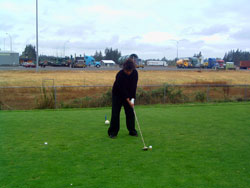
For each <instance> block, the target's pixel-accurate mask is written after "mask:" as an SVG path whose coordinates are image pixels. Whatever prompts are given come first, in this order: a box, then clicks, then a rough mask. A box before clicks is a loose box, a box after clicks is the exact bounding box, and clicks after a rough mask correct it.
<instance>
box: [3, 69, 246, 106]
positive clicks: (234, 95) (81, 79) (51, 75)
mask: <svg viewBox="0 0 250 188" xmlns="http://www.w3.org/2000/svg"><path fill="white" fill-rule="evenodd" d="M117 72H118V71H117V70H116V71H101V70H98V71H86V70H84V71H53V72H52V71H40V72H38V73H36V72H35V71H34V70H33V71H0V86H3V87H7V86H21V87H22V86H35V87H37V86H38V87H37V88H0V109H11V110H12V109H34V108H47V107H48V108H54V103H53V100H52V103H49V104H47V103H48V100H50V99H53V98H55V97H54V94H55V95H56V101H57V102H56V106H57V107H59V108H60V107H65V106H67V105H68V106H70V107H84V106H85V107H88V106H98V105H99V102H96V100H94V99H98V98H99V99H101V98H102V96H103V95H104V94H105V93H107V91H109V89H110V87H57V88H56V93H55V90H54V89H55V88H54V89H53V88H48V87H46V95H45V94H44V92H43V89H42V88H41V86H42V83H43V81H44V85H45V86H52V85H53V82H52V81H51V80H49V79H53V80H54V82H55V85H56V86H82V85H88V86H89V85H92V86H93V85H107V86H112V84H113V82H114V80H115V76H116V73H117ZM45 80H46V81H45ZM191 83H192V84H226V85H233V84H249V85H250V72H249V71H201V72H199V71H195V70H193V71H183V70H182V71H144V70H139V85H144V86H145V85H163V84H191ZM157 88H158V89H159V88H161V86H160V87H143V90H144V91H147V92H148V91H149V93H144V94H143V95H142V100H140V99H139V103H140V104H154V103H162V102H163V98H162V97H163V96H162V93H158V94H157V95H156V96H154V97H151V98H150V100H146V99H144V98H145V97H147V96H148V94H150V91H153V90H155V89H157ZM176 89H177V90H175V91H178V88H176ZM179 89H181V93H182V95H183V96H185V97H186V98H185V99H182V100H181V101H179V102H182V101H183V100H184V101H186V100H188V101H197V96H199V95H200V96H201V97H202V96H203V94H204V96H203V97H202V98H203V100H207V99H209V101H218V100H221V101H223V100H247V99H250V88H249V87H246V88H244V87H230V88H229V87H227V86H225V87H220V88H216V87H213V88H210V90H209V97H207V94H208V93H207V92H208V90H207V87H206V86H205V87H203V86H199V87H197V86H196V87H186V86H185V87H180V88H179ZM174 95H176V96H177V95H178V94H174ZM166 97H168V96H166ZM139 98H140V97H139ZM93 100H94V104H92V105H91V103H92V102H91V101H93ZM199 100H200V99H198V101H199ZM164 103H165V102H164ZM174 103H175V102H174ZM43 106H44V107H43Z"/></svg>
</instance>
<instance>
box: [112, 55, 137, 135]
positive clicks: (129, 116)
mask: <svg viewBox="0 0 250 188" xmlns="http://www.w3.org/2000/svg"><path fill="white" fill-rule="evenodd" d="M137 82H138V72H137V70H136V69H135V63H134V61H133V59H128V60H127V61H126V62H125V63H124V64H123V69H122V70H120V71H119V72H118V73H117V75H116V80H115V82H114V85H113V88H112V116H111V122H110V127H109V129H108V135H109V137H110V138H115V137H116V136H117V134H118V132H119V130H120V111H121V107H122V106H123V107H124V110H125V114H126V124H127V129H128V131H129V135H131V136H138V135H137V131H136V130H135V115H134V111H133V108H134V104H132V103H131V99H132V98H135V96H136V88H137Z"/></svg>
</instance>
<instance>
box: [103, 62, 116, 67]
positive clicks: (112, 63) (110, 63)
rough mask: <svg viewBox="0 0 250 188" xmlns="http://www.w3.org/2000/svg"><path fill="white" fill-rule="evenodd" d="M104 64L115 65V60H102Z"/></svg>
mask: <svg viewBox="0 0 250 188" xmlns="http://www.w3.org/2000/svg"><path fill="white" fill-rule="evenodd" d="M101 64H102V66H107V67H109V66H114V65H115V62H114V61H113V60H101Z"/></svg>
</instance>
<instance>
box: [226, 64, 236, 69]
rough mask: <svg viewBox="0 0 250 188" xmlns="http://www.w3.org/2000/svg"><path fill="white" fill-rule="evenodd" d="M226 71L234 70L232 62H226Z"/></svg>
mask: <svg viewBox="0 0 250 188" xmlns="http://www.w3.org/2000/svg"><path fill="white" fill-rule="evenodd" d="M226 70H236V66H235V65H234V62H226Z"/></svg>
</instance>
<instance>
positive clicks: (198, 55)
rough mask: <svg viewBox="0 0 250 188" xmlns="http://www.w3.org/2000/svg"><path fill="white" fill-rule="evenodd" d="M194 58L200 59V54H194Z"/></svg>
mask: <svg viewBox="0 0 250 188" xmlns="http://www.w3.org/2000/svg"><path fill="white" fill-rule="evenodd" d="M194 57H198V58H200V57H202V54H201V52H199V53H198V54H194Z"/></svg>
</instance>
